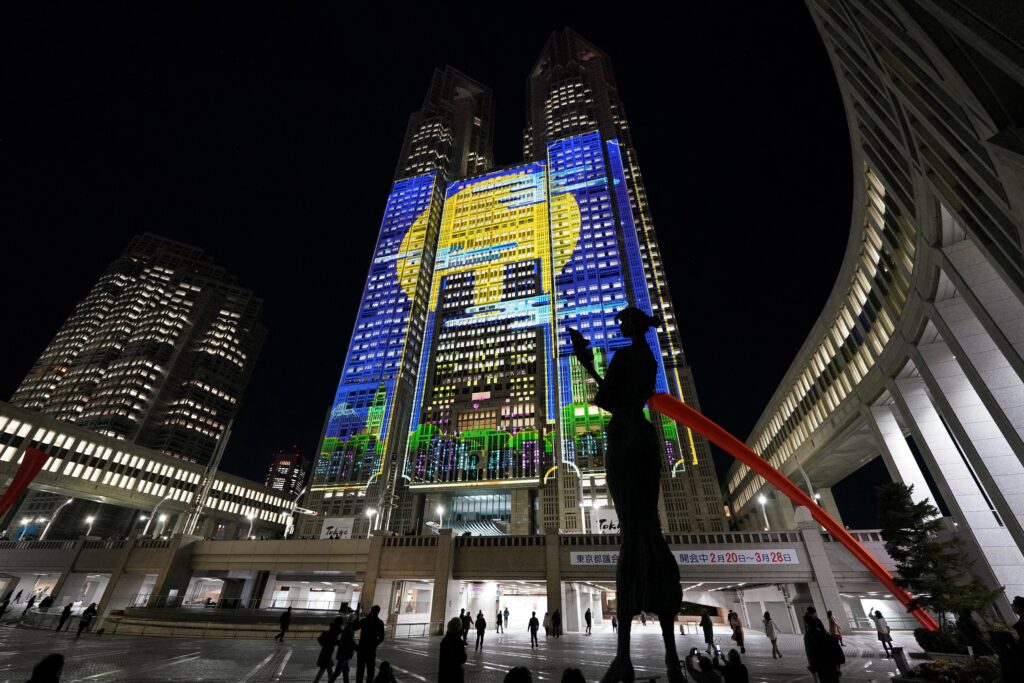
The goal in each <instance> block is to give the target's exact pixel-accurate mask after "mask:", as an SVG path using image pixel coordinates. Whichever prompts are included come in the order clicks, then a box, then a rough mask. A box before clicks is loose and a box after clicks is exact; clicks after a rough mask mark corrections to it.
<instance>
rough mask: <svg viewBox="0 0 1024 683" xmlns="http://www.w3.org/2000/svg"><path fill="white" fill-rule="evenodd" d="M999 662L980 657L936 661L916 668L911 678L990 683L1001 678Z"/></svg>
mask: <svg viewBox="0 0 1024 683" xmlns="http://www.w3.org/2000/svg"><path fill="white" fill-rule="evenodd" d="M1001 675H1002V674H1001V672H1000V670H999V660H998V659H996V658H995V657H979V658H978V659H973V660H969V661H950V660H948V659H936V660H935V661H934V662H927V663H925V664H921V665H919V666H916V667H914V668H913V669H912V670H911V671H910V674H909V678H913V679H915V680H922V681H940V682H941V683H990V682H991V681H998V680H1000V677H1001Z"/></svg>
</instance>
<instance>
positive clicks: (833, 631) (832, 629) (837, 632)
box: [825, 610, 960, 647]
mask: <svg viewBox="0 0 1024 683" xmlns="http://www.w3.org/2000/svg"><path fill="white" fill-rule="evenodd" d="M825 614H826V615H827V616H828V633H829V635H830V636H832V637H833V638H835V639H836V640H838V641H839V646H840V647H842V645H843V628H842V626H840V625H839V621H838V620H837V619H836V618H835V616H834V615H833V614H832V610H828V611H826V612H825ZM957 623H960V622H957Z"/></svg>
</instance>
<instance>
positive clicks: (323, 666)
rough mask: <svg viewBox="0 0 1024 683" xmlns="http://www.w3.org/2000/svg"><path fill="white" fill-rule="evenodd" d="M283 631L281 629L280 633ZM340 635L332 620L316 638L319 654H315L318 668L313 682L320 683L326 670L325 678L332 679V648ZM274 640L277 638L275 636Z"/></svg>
mask: <svg viewBox="0 0 1024 683" xmlns="http://www.w3.org/2000/svg"><path fill="white" fill-rule="evenodd" d="M283 633H284V632H283V631H282V634H283ZM340 635H341V629H340V628H338V625H337V624H336V623H334V622H331V623H330V625H329V626H328V627H327V630H326V631H322V632H321V633H320V635H319V636H317V638H316V642H317V643H318V644H319V645H320V654H319V655H317V658H316V665H317V666H318V667H319V668H320V670H319V671H317V672H316V678H314V679H313V683H320V678H321V677H322V676H323V675H324V672H325V671H326V672H327V680H328V681H333V680H334V648H336V647H337V646H338V637H339V636H340ZM274 640H277V639H276V638H275V639H274Z"/></svg>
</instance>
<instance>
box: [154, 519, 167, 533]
mask: <svg viewBox="0 0 1024 683" xmlns="http://www.w3.org/2000/svg"><path fill="white" fill-rule="evenodd" d="M158 519H159V520H160V531H158V532H156V535H157V536H163V535H164V527H165V526H167V515H160V517H158Z"/></svg>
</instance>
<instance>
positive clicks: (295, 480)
mask: <svg viewBox="0 0 1024 683" xmlns="http://www.w3.org/2000/svg"><path fill="white" fill-rule="evenodd" d="M306 475H307V471H306V459H305V458H304V457H302V453H301V452H300V451H299V447H298V446H292V447H291V448H290V449H282V450H279V451H277V452H276V453H274V454H273V455H272V456H270V466H269V467H267V479H266V482H265V483H266V485H267V487H269V488H272V489H274V490H275V491H280V492H281V493H283V494H284V495H286V496H293V497H294V496H297V495H299V494H300V493H301V492H302V489H303V488H305V486H306Z"/></svg>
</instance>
